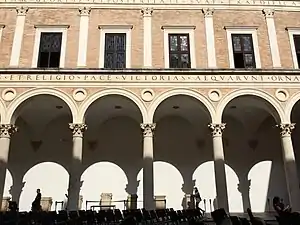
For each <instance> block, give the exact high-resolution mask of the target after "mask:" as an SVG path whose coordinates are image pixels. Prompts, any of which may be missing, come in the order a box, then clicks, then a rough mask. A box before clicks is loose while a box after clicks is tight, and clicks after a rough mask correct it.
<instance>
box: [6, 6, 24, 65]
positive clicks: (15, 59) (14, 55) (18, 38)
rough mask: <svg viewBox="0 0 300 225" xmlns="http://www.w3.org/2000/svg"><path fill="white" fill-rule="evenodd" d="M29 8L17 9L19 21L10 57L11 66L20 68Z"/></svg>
mask: <svg viewBox="0 0 300 225" xmlns="http://www.w3.org/2000/svg"><path fill="white" fill-rule="evenodd" d="M27 11H28V8H27V7H18V8H17V21H16V28H15V34H14V39H13V45H12V49H11V56H10V63H9V65H10V66H19V61H20V55H21V48H22V42H23V34H24V26H25V18H26V13H27Z"/></svg>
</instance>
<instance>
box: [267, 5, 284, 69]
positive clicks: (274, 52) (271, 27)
mask: <svg viewBox="0 0 300 225" xmlns="http://www.w3.org/2000/svg"><path fill="white" fill-rule="evenodd" d="M263 13H264V14H265V17H266V23H267V28H268V36H269V43H270V50H271V56H272V61H273V67H274V68H279V67H281V61H280V54H279V49H278V43H277V33H276V27H275V22H274V10H272V9H264V10H263Z"/></svg>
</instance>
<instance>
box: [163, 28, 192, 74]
mask: <svg viewBox="0 0 300 225" xmlns="http://www.w3.org/2000/svg"><path fill="white" fill-rule="evenodd" d="M162 29H163V31H164V61H165V68H166V69H170V52H169V50H170V44H169V34H171V35H172V34H188V35H189V47H190V51H189V52H190V63H191V68H190V69H195V68H196V49H195V29H196V26H162ZM171 69H173V68H171Z"/></svg>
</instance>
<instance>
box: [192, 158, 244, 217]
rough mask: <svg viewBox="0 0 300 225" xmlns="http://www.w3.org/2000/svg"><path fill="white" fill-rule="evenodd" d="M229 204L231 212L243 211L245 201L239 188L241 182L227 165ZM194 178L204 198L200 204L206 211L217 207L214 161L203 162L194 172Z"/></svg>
mask: <svg viewBox="0 0 300 225" xmlns="http://www.w3.org/2000/svg"><path fill="white" fill-rule="evenodd" d="M225 173H226V182H227V193H228V204H229V211H230V212H243V202H242V197H241V194H240V193H239V192H238V190H237V186H238V183H239V180H238V176H237V175H236V173H235V171H234V170H233V169H232V168H231V167H230V166H228V165H225ZM193 180H195V184H196V186H197V187H198V190H199V192H200V195H201V197H202V199H203V201H202V202H201V204H200V206H201V208H203V209H205V211H206V212H211V211H214V210H215V209H216V196H217V194H216V181H215V168H214V162H213V161H209V162H205V163H203V164H201V165H200V166H198V167H197V169H196V170H195V171H194V173H193Z"/></svg>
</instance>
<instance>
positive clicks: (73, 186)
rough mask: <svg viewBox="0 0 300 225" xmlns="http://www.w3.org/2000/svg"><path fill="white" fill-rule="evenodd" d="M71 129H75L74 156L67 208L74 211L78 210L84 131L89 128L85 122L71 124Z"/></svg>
mask: <svg viewBox="0 0 300 225" xmlns="http://www.w3.org/2000/svg"><path fill="white" fill-rule="evenodd" d="M70 129H71V130H72V131H73V151H72V156H73V157H72V163H71V168H70V179H69V189H68V204H67V209H68V210H70V211H72V210H78V202H79V193H80V188H81V181H80V178H81V170H82V167H81V166H82V148H83V132H84V131H85V130H86V129H87V126H86V125H85V124H70Z"/></svg>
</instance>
